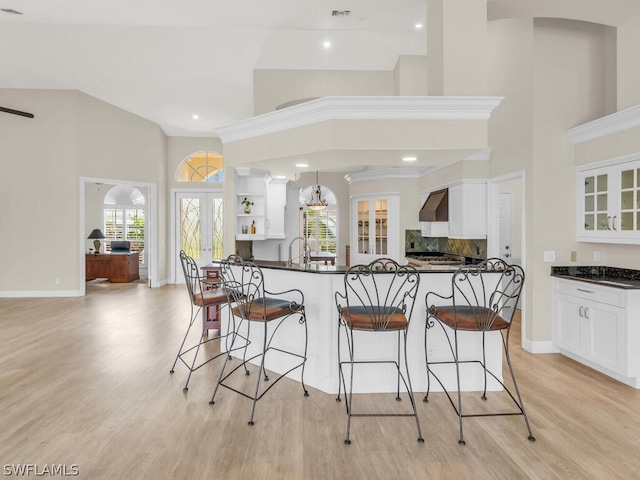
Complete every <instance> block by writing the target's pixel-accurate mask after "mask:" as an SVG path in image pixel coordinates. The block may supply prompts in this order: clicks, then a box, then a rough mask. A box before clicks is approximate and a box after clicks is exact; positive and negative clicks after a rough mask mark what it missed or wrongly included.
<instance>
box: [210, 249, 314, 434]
mask: <svg viewBox="0 0 640 480" xmlns="http://www.w3.org/2000/svg"><path fill="white" fill-rule="evenodd" d="M220 277H221V279H222V286H223V288H224V289H225V291H226V292H227V302H228V305H229V310H230V312H231V315H232V316H233V317H234V318H238V319H239V320H240V321H239V322H236V323H235V324H236V325H238V326H245V327H244V328H246V333H245V332H244V330H242V335H241V334H240V333H237V332H236V333H237V335H236V336H234V337H233V338H232V339H231V341H230V348H231V349H232V350H237V349H238V348H243V349H244V354H243V357H242V360H241V361H239V363H238V365H236V366H235V367H233V368H232V369H231V370H229V371H228V372H226V369H227V366H228V364H229V362H230V361H231V360H232V358H231V356H227V358H226V359H225V361H224V364H223V365H222V368H221V369H220V375H219V377H218V381H217V383H216V386H215V389H214V391H213V395H212V396H211V401H210V402H209V403H210V404H211V405H213V404H214V403H215V398H216V393H217V392H218V389H219V387H225V388H227V389H229V390H231V391H233V392H235V393H237V394H239V395H241V396H243V397H245V398H248V399H250V400H252V407H251V416H250V418H249V425H253V424H254V422H253V419H254V415H255V410H256V403H257V402H258V400H260V399H262V398H263V396H264V395H265V394H266V393H267V392H268V391H269V390H271V388H273V387H274V386H275V385H276V384H277V383H278V382H279V381H280V380H282V379H283V378H284V377H285V376H287V375H288V374H289V373H291V372H292V371H294V370H296V369H297V368H301V375H300V381H301V384H302V391H303V393H304V396H305V397H308V396H309V392H308V391H307V389H306V387H305V384H304V367H305V364H306V361H307V345H308V332H307V319H306V313H305V307H304V295H303V293H302V291H300V290H298V289H290V290H285V291H282V292H273V291H269V290H267V289H266V288H265V281H264V275H263V272H262V270H261V269H260V267H259V266H258V265H256V264H255V263H253V262H249V261H245V260H243V259H242V258H240V257H239V256H236V255H231V256H229V257H228V258H227V259H225V260H222V261H221V262H220ZM252 324H258V325H262V328H260V329H257V330H258V331H257V332H255V331H254V338H255V342H256V345H257V344H258V343H260V341H259V340H258V339H260V340H261V343H262V348H255V349H254V350H253V351H252V352H250V353H247V352H248V350H247V348H248V346H249V345H248V343H242V342H241V343H242V345H240V347H238V346H237V345H236V343H235V342H236V340H237V339H238V338H239V339H245V335H246V338H252V337H251V325H252ZM296 329H298V330H297V331H296ZM254 330H255V329H254ZM277 334H278V335H277ZM260 337H261V338H260ZM292 338H294V339H301V343H302V344H301V345H300V348H299V350H296V351H293V350H290V349H286V348H292V347H293V345H292V343H296V342H297V340H295V341H292ZM285 344H286V345H285ZM247 355H249V358H247ZM270 361H273V362H274V363H273V365H277V366H278V368H279V370H280V371H281V372H282V373H277V374H274V373H270V374H268V373H267V371H268V370H269V368H268V367H269V362H270ZM252 364H253V366H256V367H258V369H257V372H256V373H257V375H256V377H257V378H256V380H255V387H254V386H249V385H248V384H246V382H243V381H242V380H240V379H238V378H232V377H233V376H234V373H235V372H237V371H238V370H239V369H240V368H242V369H243V370H244V374H245V375H249V374H250V373H251V371H250V369H249V367H251V366H252ZM225 372H226V373H225ZM270 375H271V377H270ZM236 377H237V376H236ZM274 378H275V379H274ZM263 381H264V382H265V383H266V382H269V385H268V386H267V387H265V386H264V385H263ZM261 386H262V388H261ZM250 390H251V391H250Z"/></svg>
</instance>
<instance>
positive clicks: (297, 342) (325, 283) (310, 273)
mask: <svg viewBox="0 0 640 480" xmlns="http://www.w3.org/2000/svg"><path fill="white" fill-rule="evenodd" d="M255 263H256V264H258V265H259V266H260V267H261V268H262V270H263V273H264V278H265V286H266V289H267V290H270V291H274V292H276V291H277V292H279V291H284V290H288V289H293V288H298V289H300V290H301V291H302V292H303V294H304V301H305V309H306V314H307V322H308V332H309V346H308V352H307V365H306V369H305V383H306V384H307V385H308V386H310V387H313V388H316V389H318V390H321V391H323V392H326V393H331V394H335V393H337V391H338V351H337V348H338V315H337V310H336V305H335V299H334V294H335V292H336V291H341V292H342V291H344V280H343V279H344V273H345V272H346V271H347V270H348V268H349V267H347V266H341V265H324V263H309V264H293V265H287V264H286V263H285V262H276V261H259V260H256V261H255ZM453 271H455V268H452V269H450V270H448V271H447V270H437V271H433V270H420V286H419V289H418V294H417V297H416V302H415V306H414V310H413V315H412V317H411V323H410V325H409V331H408V341H407V357H408V363H409V371H410V374H411V382H412V384H413V390H414V391H415V392H425V391H426V389H427V378H426V365H425V358H424V348H425V347H424V333H425V321H426V306H425V296H426V294H427V292H428V291H435V292H438V293H440V294H442V295H448V294H450V293H451V275H452V273H453ZM496 278H497V275H496ZM222 323H223V324H224V325H223V326H222V328H223V332H222V333H224V329H225V328H226V322H225V321H224V320H223V322H222ZM245 328H246V326H245ZM291 330H292V331H291V335H280V339H281V340H282V339H284V342H286V343H284V344H283V343H280V345H281V346H282V348H283V349H285V350H293V351H301V350H302V348H303V347H302V346H303V345H304V336H303V332H302V329H291ZM245 333H246V330H245ZM355 335H356V342H357V343H356V346H357V350H356V355H357V357H358V358H359V359H380V358H390V359H393V358H396V357H397V341H396V337H395V335H396V333H395V332H388V333H378V334H376V335H371V334H368V332H355ZM358 335H364V338H363V339H362V340H360V341H359V339H358ZM250 338H251V340H252V344H251V345H250V346H249V352H248V353H249V355H248V356H251V355H250V354H251V353H257V352H258V351H259V349H260V347H261V345H262V329H260V328H252V329H251V333H250ZM459 340H460V345H461V349H462V348H464V351H466V352H468V355H469V356H471V355H476V357H477V358H480V357H479V356H480V355H481V343H480V335H475V336H474V335H473V334H469V333H468V332H460V336H459ZM486 342H487V366H488V367H489V368H490V369H491V370H492V371H494V372H497V373H498V374H501V372H502V368H501V367H502V346H501V339H500V334H499V333H498V332H489V333H488V334H487V340H486ZM344 344H345V342H342V345H344ZM223 346H224V345H223ZM428 347H429V349H430V351H431V352H432V354H433V357H431V358H430V360H432V361H438V360H445V359H450V358H451V352H450V351H449V346H448V343H447V340H446V337H445V335H444V333H443V332H442V330H441V328H440V327H439V326H436V327H434V328H431V329H430V330H429V336H428ZM236 353H240V352H236ZM343 354H344V355H343V358H348V355H347V354H346V352H343ZM237 356H238V357H240V356H241V355H237ZM287 366H288V365H287V363H286V360H285V359H280V358H278V357H277V356H275V355H274V356H273V357H271V358H269V357H267V360H266V368H267V369H268V370H272V371H275V372H278V373H282V372H285V371H287V370H288V368H287ZM358 368H362V373H359V374H358V375H356V376H355V379H354V389H353V391H354V393H365V392H376V393H378V392H379V393H382V392H394V391H395V385H396V372H395V371H394V367H393V366H391V365H382V366H360V367H358ZM436 368H437V367H436ZM440 368H441V370H438V373H439V376H440V379H441V380H443V383H444V384H445V386H446V388H447V389H448V390H452V391H453V390H457V386H456V376H455V370H454V368H455V367H453V366H441V367H440ZM374 369H377V371H375V370H374ZM445 369H447V370H445ZM440 372H442V373H441V374H440ZM290 376H291V378H293V379H295V380H298V381H299V379H300V371H299V370H296V371H294V372H293V373H292V374H291V375H290ZM499 378H501V376H500V377H499ZM461 382H462V385H463V387H462V389H463V390H469V391H477V390H482V385H483V384H482V382H483V378H482V375H481V369H480V368H479V367H475V366H469V367H467V368H463V369H462V370H461ZM439 389H440V385H438V384H437V382H433V381H432V382H431V390H432V391H439ZM489 389H490V390H500V389H501V387H500V385H499V384H498V382H495V381H492V382H490V384H489Z"/></svg>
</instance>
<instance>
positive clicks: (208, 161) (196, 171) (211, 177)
mask: <svg viewBox="0 0 640 480" xmlns="http://www.w3.org/2000/svg"><path fill="white" fill-rule="evenodd" d="M222 166H223V161H222V155H220V154H218V153H215V152H198V153H195V154H193V155H191V156H190V157H189V158H187V159H186V160H185V161H184V162H182V164H181V165H180V167H179V168H178V172H177V174H176V180H177V181H178V182H209V183H216V182H222V180H223V175H222Z"/></svg>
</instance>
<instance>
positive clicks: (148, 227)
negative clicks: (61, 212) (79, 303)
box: [78, 177, 161, 296]
mask: <svg viewBox="0 0 640 480" xmlns="http://www.w3.org/2000/svg"><path fill="white" fill-rule="evenodd" d="M87 183H104V184H108V185H131V186H133V187H144V188H147V189H148V199H147V205H146V215H145V251H146V256H147V278H148V280H147V283H148V285H149V287H151V288H156V287H160V286H161V282H160V279H159V278H158V247H157V246H158V186H157V184H155V183H147V182H135V181H131V180H116V179H113V178H95V177H80V222H79V225H80V229H79V237H80V241H79V245H80V248H79V249H78V255H79V257H80V259H79V262H78V264H79V265H80V271H79V279H80V294H81V296H84V295H85V292H86V288H85V287H86V286H85V280H84V279H85V272H86V270H85V258H84V256H85V248H84V245H85V241H86V239H85V234H86V233H85V232H86V225H85V211H86V208H85V201H86V194H85V188H86V184H87Z"/></svg>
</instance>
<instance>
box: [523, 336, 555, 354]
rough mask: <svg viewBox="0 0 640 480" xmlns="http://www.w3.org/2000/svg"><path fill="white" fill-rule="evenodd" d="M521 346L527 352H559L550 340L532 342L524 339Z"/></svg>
mask: <svg viewBox="0 0 640 480" xmlns="http://www.w3.org/2000/svg"><path fill="white" fill-rule="evenodd" d="M523 348H524V349H525V350H526V351H527V352H529V353H560V349H559V348H558V347H556V346H555V345H554V344H553V342H552V341H551V340H545V341H542V342H534V341H531V340H529V339H526V340H525V341H524V346H523Z"/></svg>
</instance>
